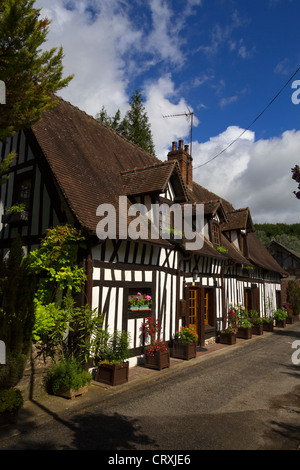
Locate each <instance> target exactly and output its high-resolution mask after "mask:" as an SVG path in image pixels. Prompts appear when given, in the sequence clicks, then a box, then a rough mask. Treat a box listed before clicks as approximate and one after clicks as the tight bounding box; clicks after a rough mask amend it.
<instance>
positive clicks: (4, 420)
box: [0, 410, 19, 427]
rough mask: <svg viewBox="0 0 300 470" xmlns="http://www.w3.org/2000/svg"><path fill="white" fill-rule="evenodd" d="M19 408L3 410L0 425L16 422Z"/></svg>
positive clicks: (0, 415) (0, 414)
mask: <svg viewBox="0 0 300 470" xmlns="http://www.w3.org/2000/svg"><path fill="white" fill-rule="evenodd" d="M18 414H19V410H16V411H3V413H0V427H3V426H8V425H9V424H15V423H16V422H17V420H18Z"/></svg>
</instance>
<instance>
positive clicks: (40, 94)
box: [0, 0, 73, 142]
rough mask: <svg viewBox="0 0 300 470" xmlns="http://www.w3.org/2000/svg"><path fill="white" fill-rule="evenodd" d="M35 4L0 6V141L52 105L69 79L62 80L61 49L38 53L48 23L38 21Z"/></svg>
mask: <svg viewBox="0 0 300 470" xmlns="http://www.w3.org/2000/svg"><path fill="white" fill-rule="evenodd" d="M34 3H35V0H2V1H1V3H0V79H1V80H2V81H3V82H4V83H5V88H6V104H2V105H0V140H1V141H3V142H5V140H6V139H7V137H9V136H12V135H13V134H14V133H15V132H16V131H17V130H19V129H23V128H26V127H30V126H31V125H32V124H34V123H35V122H37V121H38V120H39V119H40V118H41V115H42V113H43V112H44V111H45V110H47V109H49V108H52V107H53V106H55V105H56V103H57V100H55V99H54V97H53V94H54V93H55V92H56V91H58V90H60V89H62V88H64V87H66V86H67V85H68V83H69V82H70V80H71V79H72V78H73V76H68V77H67V78H62V74H63V66H62V59H63V57H64V55H63V49H62V47H60V48H59V49H57V48H52V49H50V50H49V51H42V50H41V46H42V45H43V44H44V43H45V42H46V37H47V34H48V31H49V24H50V21H49V20H48V19H47V18H44V19H41V18H40V10H38V9H35V8H34Z"/></svg>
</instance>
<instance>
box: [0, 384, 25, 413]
mask: <svg viewBox="0 0 300 470" xmlns="http://www.w3.org/2000/svg"><path fill="white" fill-rule="evenodd" d="M22 406H23V397H22V393H21V392H20V390H17V389H15V388H8V389H2V390H0V413H4V411H9V412H14V411H16V410H18V409H20V408H22Z"/></svg>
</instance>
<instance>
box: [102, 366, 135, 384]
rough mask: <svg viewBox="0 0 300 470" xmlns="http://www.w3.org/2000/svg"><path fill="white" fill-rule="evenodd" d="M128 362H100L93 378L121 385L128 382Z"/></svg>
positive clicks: (105, 382)
mask: <svg viewBox="0 0 300 470" xmlns="http://www.w3.org/2000/svg"><path fill="white" fill-rule="evenodd" d="M128 375H129V362H128V361H126V362H123V363H122V364H101V365H100V366H98V369H97V372H96V377H95V380H96V382H101V383H104V384H107V385H112V386H115V385H122V384H124V383H126V382H128Z"/></svg>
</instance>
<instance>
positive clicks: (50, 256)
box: [30, 224, 86, 305]
mask: <svg viewBox="0 0 300 470" xmlns="http://www.w3.org/2000/svg"><path fill="white" fill-rule="evenodd" d="M79 248H85V243H84V237H83V235H82V234H81V232H80V231H78V230H77V229H76V228H74V227H72V226H70V225H68V224H66V225H58V226H56V227H55V228H52V229H49V230H48V232H47V235H46V236H45V238H44V239H43V240H42V242H41V246H40V248H38V249H37V250H34V251H33V252H31V254H30V260H31V263H30V268H31V270H32V271H33V272H34V273H35V274H36V275H39V278H40V282H39V286H38V291H37V298H38V299H39V300H41V301H42V302H43V303H51V302H53V301H55V302H56V303H57V304H58V305H59V304H61V301H62V296H63V293H64V292H65V291H72V290H74V291H76V292H80V291H81V289H82V286H83V283H84V281H85V280H86V274H85V270H84V268H80V267H79V266H78V264H77V255H78V249H79Z"/></svg>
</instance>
